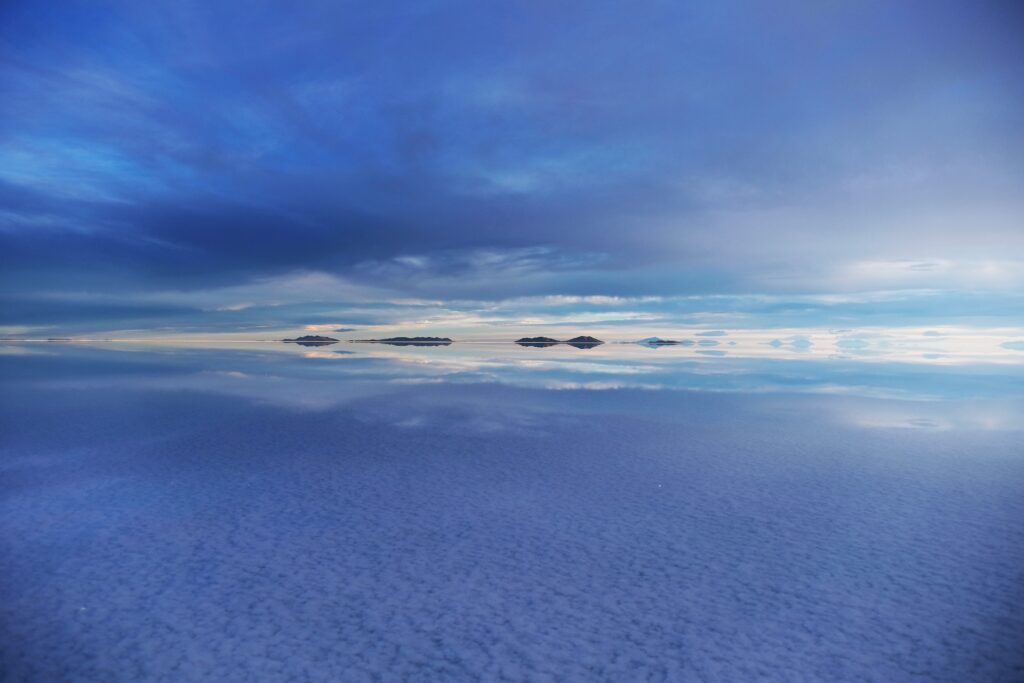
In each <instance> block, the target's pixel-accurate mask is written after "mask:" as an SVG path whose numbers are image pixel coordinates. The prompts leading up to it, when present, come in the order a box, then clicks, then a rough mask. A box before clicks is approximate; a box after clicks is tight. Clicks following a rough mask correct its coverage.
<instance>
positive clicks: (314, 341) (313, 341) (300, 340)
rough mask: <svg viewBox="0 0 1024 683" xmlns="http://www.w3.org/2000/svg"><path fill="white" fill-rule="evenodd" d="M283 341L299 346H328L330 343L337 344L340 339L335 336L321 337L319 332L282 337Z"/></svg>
mask: <svg viewBox="0 0 1024 683" xmlns="http://www.w3.org/2000/svg"><path fill="white" fill-rule="evenodd" d="M281 341H283V342H286V343H288V344H298V345H299V346H327V345H329V344H337V343H338V340H337V339H335V338H334V337H321V336H320V335H318V334H307V335H305V336H303V337H296V338H295V339H282V340H281Z"/></svg>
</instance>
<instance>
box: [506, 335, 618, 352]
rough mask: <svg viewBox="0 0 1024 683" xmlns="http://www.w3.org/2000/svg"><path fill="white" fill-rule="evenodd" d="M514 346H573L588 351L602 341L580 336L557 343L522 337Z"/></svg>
mask: <svg viewBox="0 0 1024 683" xmlns="http://www.w3.org/2000/svg"><path fill="white" fill-rule="evenodd" d="M516 344H519V345H520V346H554V345H555V344H568V345H569V346H574V347H576V348H577V349H589V348H593V347H595V346H597V345H598V344H604V342H603V341H601V340H600V339H597V338H596V337H588V336H580V337H573V338H572V339H568V340H566V341H559V340H558V339H552V338H551V337H522V338H521V339H517V340H516Z"/></svg>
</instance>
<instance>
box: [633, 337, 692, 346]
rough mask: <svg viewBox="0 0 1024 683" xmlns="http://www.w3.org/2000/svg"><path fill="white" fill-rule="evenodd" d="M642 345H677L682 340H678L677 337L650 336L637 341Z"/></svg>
mask: <svg viewBox="0 0 1024 683" xmlns="http://www.w3.org/2000/svg"><path fill="white" fill-rule="evenodd" d="M636 343H637V344H640V345H642V346H650V347H652V348H655V347H658V346H677V345H679V344H681V343H682V342H679V341H676V340H675V339H661V338H660V337H648V338H647V339H641V340H640V341H638V342H636Z"/></svg>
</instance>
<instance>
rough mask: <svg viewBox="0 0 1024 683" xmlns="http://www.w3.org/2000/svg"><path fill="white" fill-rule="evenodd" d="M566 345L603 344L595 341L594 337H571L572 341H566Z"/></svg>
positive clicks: (597, 340)
mask: <svg viewBox="0 0 1024 683" xmlns="http://www.w3.org/2000/svg"><path fill="white" fill-rule="evenodd" d="M566 344H604V342H603V341H601V340H600V339H597V338H596V337H587V336H582V337H573V338H572V339H570V340H569V341H567V342H566Z"/></svg>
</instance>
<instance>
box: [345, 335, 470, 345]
mask: <svg viewBox="0 0 1024 683" xmlns="http://www.w3.org/2000/svg"><path fill="white" fill-rule="evenodd" d="M351 341H352V342H354V343H357V344H391V345H392V346H448V345H449V344H451V343H452V340H451V339H449V338H448V337H388V338H387V339H352V340H351Z"/></svg>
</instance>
